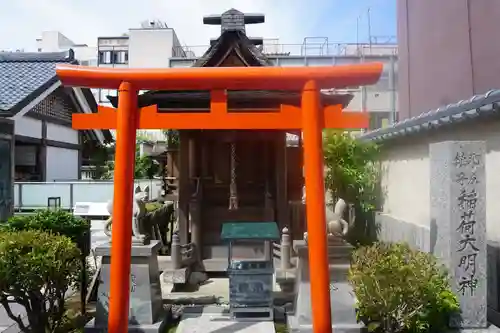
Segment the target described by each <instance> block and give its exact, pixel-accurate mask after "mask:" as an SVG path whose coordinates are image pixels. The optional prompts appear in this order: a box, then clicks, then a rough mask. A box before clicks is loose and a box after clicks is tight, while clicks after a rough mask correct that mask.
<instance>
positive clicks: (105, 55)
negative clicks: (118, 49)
mask: <svg viewBox="0 0 500 333" xmlns="http://www.w3.org/2000/svg"><path fill="white" fill-rule="evenodd" d="M111 60H112V58H111V51H99V64H111Z"/></svg>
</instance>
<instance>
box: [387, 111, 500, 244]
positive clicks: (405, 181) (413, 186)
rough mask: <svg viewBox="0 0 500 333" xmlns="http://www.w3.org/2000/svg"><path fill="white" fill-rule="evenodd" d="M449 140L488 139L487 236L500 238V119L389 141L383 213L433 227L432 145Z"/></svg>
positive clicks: (492, 238) (490, 238)
mask: <svg viewBox="0 0 500 333" xmlns="http://www.w3.org/2000/svg"><path fill="white" fill-rule="evenodd" d="M448 140H483V141H485V142H486V150H487V155H486V159H485V160H486V220H487V230H488V239H489V240H490V241H500V204H499V203H498V202H499V199H500V119H498V120H490V121H484V122H475V123H474V122H473V123H470V122H469V123H467V124H465V125H455V126H453V127H451V128H450V129H448V130H439V131H434V132H425V134H420V135H417V136H414V137H407V138H398V139H395V140H394V141H393V142H387V143H386V144H385V145H384V148H383V155H382V192H383V196H384V200H383V206H382V212H383V213H386V214H388V215H390V216H392V217H394V218H396V219H399V220H403V221H406V222H408V223H412V224H416V225H419V226H425V227H427V228H429V227H430V192H429V191H430V182H431V179H430V164H429V149H428V147H429V144H430V143H434V142H441V141H448Z"/></svg>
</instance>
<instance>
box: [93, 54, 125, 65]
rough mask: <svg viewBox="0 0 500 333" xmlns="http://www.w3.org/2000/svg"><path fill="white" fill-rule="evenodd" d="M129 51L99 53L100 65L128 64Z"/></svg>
mask: <svg viewBox="0 0 500 333" xmlns="http://www.w3.org/2000/svg"><path fill="white" fill-rule="evenodd" d="M127 63H128V51H99V64H105V65H110V64H127Z"/></svg>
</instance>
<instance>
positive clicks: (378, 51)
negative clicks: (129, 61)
mask: <svg viewBox="0 0 500 333" xmlns="http://www.w3.org/2000/svg"><path fill="white" fill-rule="evenodd" d="M209 47H210V46H208V45H194V46H177V47H175V46H174V47H173V49H172V56H173V58H199V57H201V56H202V55H203V54H204V53H205V52H206V51H207V50H208V49H209ZM257 48H258V49H260V50H261V51H262V53H264V54H265V55H268V56H271V57H273V56H275V57H276V56H292V57H293V56H297V57H307V56H353V57H363V56H368V57H369V56H397V55H398V49H397V45H396V44H355V43H352V44H350V43H323V42H317V43H316V42H308V43H303V44H275V43H267V44H266V42H265V41H264V45H261V46H257Z"/></svg>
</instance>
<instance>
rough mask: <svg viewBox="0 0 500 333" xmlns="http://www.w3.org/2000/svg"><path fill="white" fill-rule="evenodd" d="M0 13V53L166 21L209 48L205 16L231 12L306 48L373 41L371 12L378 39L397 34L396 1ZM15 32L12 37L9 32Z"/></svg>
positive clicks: (185, 2) (52, 5) (127, 3)
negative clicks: (254, 16)
mask: <svg viewBox="0 0 500 333" xmlns="http://www.w3.org/2000/svg"><path fill="white" fill-rule="evenodd" d="M2 7H3V8H2V9H3V10H2V12H1V13H0V28H1V31H2V34H0V49H4V50H5V49H7V50H15V49H21V48H23V49H25V50H27V51H28V50H35V48H36V44H35V39H36V38H38V37H40V35H41V32H42V31H48V30H58V31H60V32H62V33H63V34H64V35H66V36H67V37H68V38H70V39H72V40H73V41H74V42H76V43H87V44H89V45H95V44H96V39H97V37H98V36H114V35H120V34H122V33H124V32H127V30H128V28H133V27H138V26H139V23H140V22H141V21H143V20H149V19H160V20H162V21H165V22H166V23H167V24H168V25H169V26H170V27H172V28H174V29H175V30H176V32H177V35H178V36H179V39H180V40H181V41H182V43H183V44H185V45H207V44H208V43H209V40H210V38H211V37H217V36H218V35H219V33H220V31H219V30H218V29H217V27H209V26H204V25H203V24H202V17H203V15H208V14H218V13H221V12H222V11H224V10H227V9H229V8H232V7H234V8H236V9H239V10H241V11H243V12H258V13H264V14H266V23H265V24H262V25H258V26H252V27H250V28H248V31H247V32H248V34H249V35H251V36H259V37H264V38H279V43H286V44H300V43H302V41H303V38H304V37H307V36H320V37H328V38H329V41H330V42H356V38H357V37H356V35H357V34H356V19H357V18H358V17H359V30H358V34H359V40H360V41H367V39H368V38H367V36H368V27H367V21H368V20H367V11H368V8H371V11H370V12H371V22H372V24H371V31H372V35H393V36H394V35H395V34H396V18H395V16H396V8H395V7H396V0H175V1H174V0H36V1H34V0H15V1H6V2H5V4H3V5H2ZM10 31H12V33H9V32H10Z"/></svg>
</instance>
